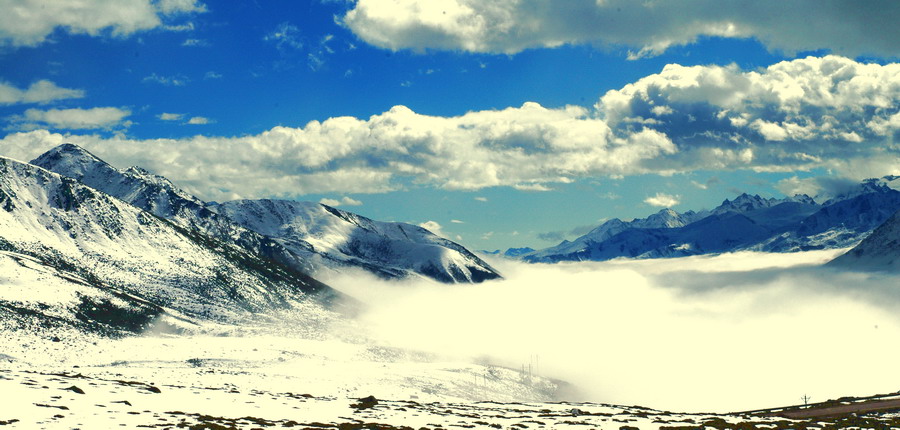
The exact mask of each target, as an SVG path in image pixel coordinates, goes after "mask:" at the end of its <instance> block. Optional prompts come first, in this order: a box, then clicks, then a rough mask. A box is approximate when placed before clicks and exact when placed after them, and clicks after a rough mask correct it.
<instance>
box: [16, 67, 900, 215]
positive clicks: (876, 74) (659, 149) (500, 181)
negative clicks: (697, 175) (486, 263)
mask: <svg viewBox="0 0 900 430" xmlns="http://www.w3.org/2000/svg"><path fill="white" fill-rule="evenodd" d="M897 82H900V64H895V63H892V64H887V65H879V64H864V63H860V62H856V61H853V60H849V59H846V58H842V57H835V56H827V57H822V58H816V57H810V58H804V59H798V60H793V61H786V62H782V63H778V64H775V65H772V66H770V67H768V68H766V69H760V70H754V71H742V70H740V69H739V68H737V67H734V66H727V67H721V66H694V67H683V66H678V65H669V66H666V67H665V68H664V70H662V71H661V72H660V73H657V74H653V75H650V76H647V77H644V78H642V79H640V80H638V81H636V82H634V83H631V84H628V85H625V86H624V87H622V88H620V89H617V90H612V91H609V92H607V93H606V94H605V95H603V96H602V97H601V98H600V99H599V101H598V102H597V104H596V105H595V107H594V109H588V108H584V107H578V106H566V107H561V108H546V107H543V106H541V105H539V104H536V103H530V102H529V103H525V104H523V105H522V106H520V107H510V108H506V109H500V110H484V111H472V112H468V113H466V114H464V115H459V116H453V117H441V116H430V115H423V114H419V113H416V112H414V111H412V110H410V109H409V108H406V107H404V106H395V107H394V108H392V109H390V110H389V111H387V112H384V113H382V114H378V115H373V116H371V117H369V118H367V119H360V118H353V117H335V118H329V119H326V120H324V121H312V122H310V123H308V124H306V125H305V126H303V127H297V128H294V127H280V126H279V127H274V128H272V129H270V130H268V131H265V132H262V133H260V134H257V135H249V136H238V137H209V136H194V137H186V138H181V139H155V140H133V139H125V138H121V137H114V138H99V137H96V136H71V137H68V139H69V140H72V141H73V143H77V144H79V145H82V146H85V147H87V148H88V149H90V150H91V151H93V152H94V153H96V154H98V155H100V156H102V157H104V158H106V159H108V161H110V162H111V163H113V164H116V165H121V166H130V165H141V166H144V167H146V168H148V169H151V170H153V171H155V172H157V173H159V174H161V175H164V176H166V177H169V178H170V179H172V180H174V181H176V182H178V183H180V184H190V186H191V187H193V188H192V191H193V192H195V193H196V194H198V195H200V196H201V197H204V198H207V199H212V200H221V199H222V198H223V196H231V197H232V198H233V196H234V195H239V196H242V197H245V198H256V197H266V196H285V197H290V196H294V195H299V194H308V193H341V194H346V193H371V192H384V191H389V190H395V189H400V188H403V187H404V186H406V185H404V184H409V183H413V184H416V185H417V186H431V187H437V188H443V189H448V190H478V189H482V188H487V187H496V186H506V187H517V188H519V189H531V190H542V189H549V188H552V185H553V184H557V183H567V182H571V181H573V180H575V179H579V178H586V177H623V176H626V175H635V174H646V173H656V174H673V173H683V172H692V171H701V170H702V171H709V170H736V169H754V170H758V171H796V170H809V169H814V168H823V169H829V170H831V171H833V172H835V174H836V175H838V176H846V177H848V178H851V179H862V178H865V177H875V176H883V175H886V174H900V144H898V143H897V142H900V141H898V140H897V137H898V130H900V86H898V85H897ZM659 106H665V107H666V109H664V110H660V109H655V108H656V107H659ZM662 111H665V114H664V115H662V116H659V115H658V113H660V112H662ZM651 120H652V121H651ZM765 127H771V128H772V130H774V128H775V127H777V128H778V129H779V130H782V131H783V133H782V134H779V133H775V134H773V132H772V130H768V131H767V130H766V129H765ZM773 136H774V137H776V138H777V139H773ZM44 140H46V142H48V143H50V142H57V141H60V140H62V136H58V135H54V134H51V133H46V132H38V131H36V132H33V133H31V134H11V135H8V136H6V137H5V138H4V139H2V140H0V153H2V152H3V151H6V150H7V149H6V148H9V147H15V146H17V145H19V144H20V143H19V142H21V141H29V142H33V141H41V142H43V141H44ZM60 143H61V142H60ZM31 147H32V148H34V149H33V150H34V151H37V150H38V148H48V146H47V143H32V144H31ZM222 153H228V154H229V157H219V156H218V154H222ZM37 155H38V154H33V155H32V156H37ZM238 178H240V179H238ZM712 183H714V181H713V182H708V183H707V184H706V185H707V186H709V185H710V184H712Z"/></svg>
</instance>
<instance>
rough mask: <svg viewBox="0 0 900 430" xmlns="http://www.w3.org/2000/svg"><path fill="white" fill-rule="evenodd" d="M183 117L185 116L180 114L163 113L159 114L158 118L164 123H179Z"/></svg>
mask: <svg viewBox="0 0 900 430" xmlns="http://www.w3.org/2000/svg"><path fill="white" fill-rule="evenodd" d="M183 116H184V114H180V113H165V112H163V113H161V114H159V116H158V117H157V118H159V119H161V120H163V121H178V120H180V119H181V117H183Z"/></svg>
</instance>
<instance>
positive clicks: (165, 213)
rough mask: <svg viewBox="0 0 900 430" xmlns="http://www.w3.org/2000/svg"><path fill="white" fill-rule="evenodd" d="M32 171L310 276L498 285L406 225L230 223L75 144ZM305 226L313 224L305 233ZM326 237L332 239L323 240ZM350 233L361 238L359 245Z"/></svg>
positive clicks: (489, 273)
mask: <svg viewBox="0 0 900 430" xmlns="http://www.w3.org/2000/svg"><path fill="white" fill-rule="evenodd" d="M31 163H32V164H34V165H37V166H40V167H43V168H45V169H47V170H50V171H53V172H56V173H59V174H61V175H64V176H68V177H70V178H74V179H76V180H79V181H81V182H83V183H85V184H86V185H88V186H90V187H92V188H94V189H97V190H100V191H103V192H105V193H107V194H110V195H112V196H114V197H116V198H119V199H121V200H123V201H125V202H128V203H131V204H132V205H134V206H137V207H138V208H141V209H144V210H146V211H148V212H150V213H153V214H154V215H157V216H159V217H162V218H166V219H168V220H170V221H173V222H175V223H177V224H179V225H181V226H183V227H185V228H188V229H193V230H198V231H201V232H203V233H205V234H207V235H209V236H212V237H215V238H216V239H219V240H222V241H225V242H229V243H233V244H235V245H237V246H239V247H241V248H243V249H246V250H248V251H250V252H251V253H254V254H257V255H261V256H263V257H265V258H269V259H273V260H275V261H278V262H279V263H282V264H284V265H287V266H289V267H293V268H295V269H297V270H299V271H302V272H305V273H313V274H315V273H316V272H319V271H321V270H329V269H334V268H341V267H358V268H362V269H365V270H367V271H369V272H372V273H375V274H377V275H379V276H381V277H386V278H403V277H407V276H409V275H411V274H418V275H422V276H426V277H429V278H432V279H435V280H438V281H441V282H481V281H483V280H486V279H494V278H497V277H499V274H497V273H496V272H495V271H494V270H493V269H491V268H490V266H488V265H487V263H485V262H483V261H481V260H480V259H478V257H475V256H474V255H473V254H472V253H470V252H469V251H468V250H466V249H465V248H463V247H462V246H460V245H458V244H456V243H453V242H451V241H448V240H445V239H441V238H438V237H436V236H434V237H428V236H433V235H431V234H430V233H427V232H426V233H427V234H424V233H421V232H420V231H424V230H422V229H421V228H419V227H416V226H412V225H408V224H403V227H402V228H399V229H398V228H397V227H396V226H397V225H400V224H396V223H378V222H375V221H372V220H368V219H367V218H363V217H360V216H358V215H355V214H352V213H349V212H345V211H337V210H334V211H331V212H328V211H325V210H324V209H322V208H319V205H318V204H315V203H302V204H298V205H296V207H295V208H294V209H296V208H300V207H304V208H308V210H306V215H305V216H303V217H300V218H291V220H290V221H289V223H290V225H289V226H287V225H286V226H285V228H284V229H281V228H280V226H281V224H282V223H280V222H279V221H278V220H276V219H275V218H278V217H282V216H293V215H285V214H277V213H271V214H269V215H270V216H263V215H261V216H263V217H265V221H264V222H263V221H261V220H260V221H255V220H254V219H253V216H241V215H240V214H238V213H237V212H239V210H238V209H237V207H238V206H239V204H237V203H236V204H231V205H226V206H221V207H228V208H230V209H229V210H228V214H227V215H228V216H223V215H220V214H219V213H217V212H218V209H216V208H218V207H220V206H216V205H207V203H205V202H203V201H201V200H200V199H198V198H196V197H194V196H191V195H190V194H188V193H187V192H185V191H183V190H181V189H179V188H178V187H176V186H175V185H174V184H172V183H171V182H170V181H169V180H167V179H166V178H163V177H161V176H156V175H153V174H151V173H149V172H147V171H146V170H144V169H141V168H139V167H130V168H128V169H126V170H119V169H117V168H115V167H113V166H110V165H109V164H107V163H106V162H104V161H103V160H101V159H99V158H98V157H96V156H94V155H93V154H91V153H90V152H88V151H86V150H84V149H82V148H80V147H78V146H76V145H72V144H63V145H60V146H58V147H56V148H53V149H51V150H50V151H48V152H46V153H45V154H43V155H41V156H40V157H38V158H36V159H34V160H33V161H32V162H31ZM241 205H244V206H247V204H246V203H241ZM284 207H286V206H284V205H282V206H281V208H284ZM252 210H254V211H255V213H258V214H261V213H263V212H265V210H260V209H259V208H256V209H252ZM292 210H293V209H292ZM275 212H277V210H276V211H275ZM294 215H296V214H294ZM301 218H302V219H303V220H305V221H303V222H309V223H311V224H310V225H309V226H301V225H298V222H301ZM347 220H351V221H347ZM352 220H360V221H361V222H362V224H365V225H367V226H369V227H361V229H360V228H358V227H360V226H359V225H356V227H353V228H350V224H353V222H354V221H352ZM362 220H365V221H362ZM235 221H236V222H235ZM348 222H349V223H350V224H348ZM268 223H274V224H275V225H274V227H273V226H271V225H268ZM394 224H396V225H394ZM354 225H355V224H354ZM373 226H374V227H373ZM370 227H372V228H370ZM354 228H355V229H356V230H354ZM379 229H380V230H379ZM325 230H327V231H328V233H327V236H328V237H325V236H323V235H322V234H320V233H322V232H323V231H325ZM351 230H353V231H354V232H355V233H353V237H352V238H350V237H349V235H350V233H351ZM340 232H343V233H340ZM340 234H346V235H347V237H343V238H338V237H337V236H336V235H340Z"/></svg>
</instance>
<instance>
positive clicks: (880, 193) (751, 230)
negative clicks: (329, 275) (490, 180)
mask: <svg viewBox="0 0 900 430" xmlns="http://www.w3.org/2000/svg"><path fill="white" fill-rule="evenodd" d="M894 181H900V177H896V176H887V177H884V178H878V179H868V180H865V181H863V182H861V183H860V184H858V185H857V186H856V187H854V188H853V189H852V190H850V191H848V192H846V193H844V194H842V195H840V196H837V197H833V198H830V199H828V200H826V201H824V202H823V203H817V202H816V201H815V200H814V199H813V198H811V197H809V196H807V195H796V196H793V197H787V198H784V199H775V198H764V197H760V196H759V195H748V194H742V195H740V196H738V197H736V198H735V199H733V200H727V199H726V200H725V201H723V202H722V204H721V205H719V206H718V207H716V208H714V209H712V210H703V211H699V212H695V211H688V212H685V213H678V212H676V211H674V210H672V209H663V210H661V211H659V212H657V213H655V214H653V215H650V216H649V217H647V218H640V219H635V220H632V221H622V220H620V219H617V218H616V219H612V220H609V221H607V222H605V223H603V224H601V225H599V226H597V227H596V228H594V229H593V230H591V231H590V232H588V233H587V234H585V235H583V236H581V237H579V238H577V239H575V240H573V241H567V240H566V241H563V242H562V243H560V244H558V245H556V246H553V247H550V248H546V249H541V250H530V249H528V248H511V249H510V250H507V251H506V252H504V253H502V254H503V255H504V256H507V257H511V258H520V259H522V260H524V261H527V262H532V263H553V262H559V261H582V260H590V261H603V260H609V259H613V258H619V257H628V258H660V257H679V256H688V255H698V254H710V253H721V252H733V251H741V250H753V251H765V252H794V251H803V250H814V249H826V248H841V247H849V246H853V245H855V244H857V243H859V242H860V241H862V240H863V239H864V238H865V237H866V236H867V235H868V234H869V233H870V232H872V230H873V229H875V228H876V227H878V226H879V225H881V224H882V223H883V222H885V220H887V219H888V218H889V217H890V216H891V215H893V214H894V213H895V212H897V211H898V210H900V191H897V190H895V189H893V188H891V187H890V186H888V185H889V184H891V183H894ZM493 254H500V252H499V251H495V252H493Z"/></svg>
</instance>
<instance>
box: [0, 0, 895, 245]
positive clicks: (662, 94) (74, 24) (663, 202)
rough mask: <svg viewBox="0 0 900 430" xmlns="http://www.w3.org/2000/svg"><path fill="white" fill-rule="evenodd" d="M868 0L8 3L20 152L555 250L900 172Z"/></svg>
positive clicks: (889, 95)
mask: <svg viewBox="0 0 900 430" xmlns="http://www.w3.org/2000/svg"><path fill="white" fill-rule="evenodd" d="M855 5H856V3H854V2H842V1H831V2H812V1H797V2H787V3H785V2H768V1H761V2H756V3H755V4H754V5H751V6H747V5H744V6H739V5H737V4H736V3H731V2H722V3H716V2H710V1H705V0H692V1H688V2H658V3H655V4H654V3H637V2H624V1H617V0H610V1H607V2H601V3H599V4H598V3H596V2H594V1H593V0H590V1H588V0H570V1H564V2H552V1H537V0H534V1H530V2H515V1H511V0H510V1H506V0H503V1H497V2H477V1H469V0H440V1H430V2H416V1H413V0H391V1H388V0H359V1H342V0H330V1H326V0H320V1H266V2H262V1H259V2H257V1H244V2H223V1H219V2H214V1H207V2H202V1H197V0H158V1H149V0H127V1H121V2H117V3H115V4H112V5H110V4H107V2H100V1H96V2H94V1H83V2H69V1H62V0H52V1H37V0H2V1H0V6H4V10H7V11H13V12H12V13H9V14H7V16H5V17H2V18H0V126H2V127H3V131H2V132H0V136H3V139H2V140H0V154H4V155H8V156H13V157H16V158H24V159H30V158H31V157H34V156H36V155H38V154H39V153H40V152H41V151H43V150H45V149H47V148H49V147H52V146H53V145H55V144H58V143H61V142H64V141H70V142H73V143H77V144H80V145H82V146H85V147H86V148H88V149H90V150H91V151H93V152H95V153H96V154H98V155H100V156H101V157H103V158H104V159H107V161H109V162H111V163H112V164H114V165H116V166H118V167H127V166H129V165H132V164H137V165H142V166H144V167H146V168H148V169H150V170H152V171H155V172H157V173H159V174H162V175H164V176H166V177H169V178H170V179H172V180H173V181H174V182H176V184H178V185H180V186H183V187H185V188H186V189H188V190H189V191H191V192H193V193H195V194H197V195H198V196H199V197H201V198H204V199H207V200H227V199H231V198H266V197H278V198H295V199H301V200H314V201H320V200H322V199H325V200H324V201H329V202H331V203H339V204H340V205H341V207H343V208H345V209H348V210H351V211H354V212H358V213H360V214H363V215H367V216H371V217H373V218H376V219H380V220H394V221H406V222H412V223H417V224H419V223H427V225H429V226H431V227H432V228H433V229H435V230H438V229H439V230H440V232H441V233H442V234H444V235H446V236H447V237H449V238H451V239H455V240H459V241H460V242H462V243H463V244H464V245H466V246H468V247H470V248H475V249H496V248H506V247H513V246H531V247H536V248H537V247H546V246H551V245H554V244H556V243H557V242H558V241H559V240H561V239H562V238H569V239H571V238H573V237H575V236H576V235H577V234H579V233H583V232H585V230H586V229H588V228H589V227H590V226H593V225H597V224H599V223H600V222H602V220H605V219H609V218H612V217H619V218H632V217H642V216H646V215H649V214H650V213H653V212H655V211H658V210H660V209H661V208H662V207H664V206H671V207H672V208H674V209H676V210H679V211H685V210H688V209H701V208H711V207H713V206H715V205H717V204H718V203H720V202H721V201H722V200H723V199H725V198H733V197H734V196H735V195H736V194H737V193H740V192H749V193H760V194H763V195H770V196H780V195H783V194H785V193H791V192H795V191H805V192H809V193H819V194H822V195H826V194H827V193H828V191H829V190H828V189H827V184H829V183H833V182H834V181H826V180H823V178H839V179H852V180H857V179H861V178H864V177H871V176H882V175H887V174H900V156H898V154H900V149H898V146H897V144H896V143H895V138H896V136H897V130H898V128H900V114H898V109H900V108H898V104H900V71H898V67H900V66H898V65H897V64H896V59H897V56H898V54H900V33H898V30H897V29H896V26H895V25H894V24H893V23H895V22H896V19H895V18H900V16H898V6H897V4H896V3H895V2H883V3H881V2H868V3H866V5H867V6H866V7H862V8H860V7H858V6H855ZM848 11H853V13H849V12H848ZM667 65H668V66H667ZM395 106H402V107H404V108H395ZM311 121H315V122H314V123H312V124H310V122H311ZM438 226H440V227H438Z"/></svg>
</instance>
